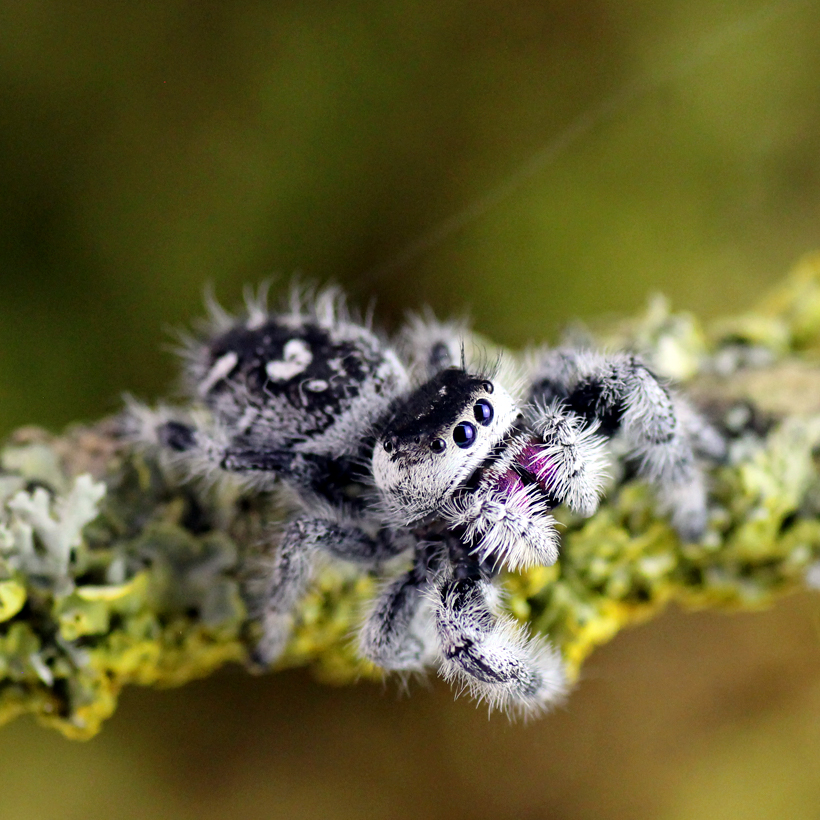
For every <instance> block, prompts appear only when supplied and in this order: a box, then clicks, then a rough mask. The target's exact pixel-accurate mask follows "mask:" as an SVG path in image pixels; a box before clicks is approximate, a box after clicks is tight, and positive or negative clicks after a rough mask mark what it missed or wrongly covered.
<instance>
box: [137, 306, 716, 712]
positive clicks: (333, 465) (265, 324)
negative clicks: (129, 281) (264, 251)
mask: <svg viewBox="0 0 820 820" xmlns="http://www.w3.org/2000/svg"><path fill="white" fill-rule="evenodd" d="M466 334H467V331H466V329H465V328H463V327H461V326H459V325H456V324H451V323H441V322H437V321H436V320H434V319H433V318H431V317H429V316H428V317H427V318H424V319H422V318H418V317H417V318H414V319H412V320H411V321H410V322H409V324H408V326H407V327H406V328H405V330H404V331H403V332H402V334H401V335H400V337H399V339H398V341H397V343H396V345H395V346H394V345H392V344H391V343H390V342H389V341H388V340H386V339H384V338H383V337H380V336H379V335H377V334H376V333H374V332H373V331H372V330H371V329H370V328H369V326H368V325H367V323H362V322H359V321H356V320H354V319H353V318H351V316H350V315H349V314H348V312H347V311H346V309H345V306H344V303H343V300H342V299H341V298H340V297H339V295H338V294H337V293H335V292H333V291H328V292H325V293H323V294H320V295H319V296H318V297H316V298H315V299H306V298H304V297H299V296H295V297H294V298H292V300H291V304H290V308H289V310H285V311H282V312H276V313H273V312H269V311H268V310H267V308H266V306H265V304H264V299H263V298H259V299H256V300H253V299H251V300H248V306H247V310H246V312H245V314H244V315H243V316H241V317H238V318H234V317H231V316H228V315H227V314H225V313H224V312H223V311H222V310H221V309H220V308H218V307H217V306H215V305H212V306H211V322H210V324H209V326H208V328H207V329H206V330H205V332H204V333H203V334H202V335H201V336H200V337H199V338H198V339H195V340H192V341H190V343H189V344H188V345H187V348H186V352H185V360H186V368H185V373H186V377H187V383H188V391H189V394H190V396H191V399H192V401H193V404H192V407H191V408H190V409H185V410H180V411H172V410H169V409H161V410H158V411H149V410H147V409H146V408H144V407H140V406H136V405H135V406H134V407H133V408H132V417H133V418H134V420H135V422H136V425H137V427H138V431H139V432H138V437H139V438H140V439H141V440H142V441H144V442H149V443H152V444H154V445H158V446H160V447H162V448H164V449H165V450H166V451H168V452H170V453H172V454H176V456H175V457H176V458H177V459H178V460H181V461H182V462H183V463H184V464H185V465H186V466H187V467H188V468H189V470H190V471H191V472H192V473H200V474H209V473H212V472H213V470H214V469H215V468H217V469H221V470H223V471H228V472H231V473H238V474H241V475H242V476H244V477H245V478H246V479H249V480H250V481H251V482H252V484H253V485H254V486H257V487H260V488H266V489H267V488H271V487H274V486H281V487H283V488H286V489H287V490H288V491H289V496H288V497H289V498H290V500H291V502H292V506H293V508H294V512H293V516H292V518H291V520H290V522H289V523H288V524H287V525H286V526H285V528H284V530H283V531H282V533H281V538H280V539H279V544H278V548H277V551H276V556H275V559H274V563H273V565H272V567H271V568H270V571H269V573H268V576H267V578H266V579H265V580H266V594H265V606H264V612H263V613H262V614H261V618H260V620H261V623H262V627H263V639H262V641H261V643H260V645H259V646H258V647H257V650H256V656H257V659H258V660H259V661H260V662H262V663H265V664H270V663H272V662H274V661H275V660H276V658H277V657H278V656H279V655H280V654H281V652H282V651H283V649H284V647H285V645H286V643H287V640H288V638H289V635H290V631H291V626H292V613H293V610H294V608H295V606H296V604H297V603H298V601H299V599H300V598H301V597H302V596H303V594H304V593H305V591H306V589H307V587H308V584H309V582H310V579H311V573H312V570H313V567H314V564H315V558H316V557H317V554H318V553H320V552H324V553H328V554H330V555H332V556H334V557H336V558H339V559H342V560H345V561H353V562H358V563H362V564H364V565H366V566H368V567H370V568H371V569H374V570H375V571H379V572H382V571H383V568H384V566H385V564H386V563H387V562H388V561H392V559H394V558H396V559H398V560H402V558H403V560H404V561H405V568H404V571H403V572H400V573H399V574H398V575H395V574H394V575H393V576H392V577H390V578H388V579H387V580H386V583H385V586H384V588H383V589H382V591H381V593H380V594H379V595H378V596H377V598H376V600H375V601H374V602H373V604H372V607H371V609H370V612H369V614H368V615H367V617H366V618H365V619H364V623H363V624H362V626H361V629H360V632H359V649H360V652H361V654H362V655H363V656H364V657H366V658H368V659H370V660H371V661H373V662H374V663H375V664H377V665H379V666H381V667H382V668H384V669H389V670H404V671H419V670H422V669H424V668H425V667H427V666H429V665H438V667H439V670H440V672H441V673H442V674H443V675H444V676H445V677H446V678H448V679H451V680H454V681H457V682H458V683H460V684H461V685H462V686H463V687H465V688H467V689H468V690H469V691H471V692H472V693H473V694H474V695H475V696H477V697H479V698H482V699H485V700H487V701H488V702H489V703H490V705H491V706H498V707H502V708H506V709H509V710H513V711H533V710H535V711H537V710H540V709H543V708H545V707H548V706H549V705H550V704H552V703H554V702H555V701H557V700H559V699H560V698H561V697H562V696H563V695H564V693H565V692H566V688H567V683H566V678H565V674H564V667H563V663H562V660H561V657H560V655H559V653H557V652H556V651H555V650H554V649H552V648H551V647H550V646H549V645H548V644H547V643H546V642H545V641H544V640H543V639H541V638H537V637H531V636H529V635H528V634H527V633H526V632H525V631H523V630H522V629H521V628H520V627H518V626H517V625H516V624H515V623H514V621H513V620H512V619H511V618H510V616H508V615H505V614H503V613H502V611H501V609H500V593H499V591H498V588H497V586H496V583H495V578H496V576H497V574H498V573H499V571H500V570H501V569H510V570H516V569H521V568H525V567H528V566H532V565H537V564H542V565H547V564H552V563H554V562H555V561H556V559H557V557H558V547H559V539H558V536H557V533H556V529H555V524H554V520H553V518H552V516H551V514H550V511H551V510H552V509H554V508H555V507H556V506H558V505H560V504H567V505H568V506H569V507H570V508H572V509H573V510H575V511H577V512H578V513H579V514H581V515H584V516H586V515H591V514H592V513H593V512H594V511H595V509H596V507H597V504H598V499H599V497H600V494H601V492H602V488H603V483H604V480H605V477H606V467H607V464H608V460H609V457H608V454H607V440H608V438H609V437H611V436H613V435H616V434H618V435H621V436H622V437H623V438H624V439H625V440H626V442H627V445H628V447H629V449H630V451H631V453H632V455H633V456H634V457H635V458H636V459H637V463H638V469H639V471H640V472H641V473H642V474H643V475H644V476H646V477H647V478H648V479H649V480H650V481H652V482H653V483H654V484H655V485H656V487H657V490H658V493H659V495H660V498H661V502H662V503H663V504H665V505H667V506H669V507H673V508H674V512H673V521H674V523H675V525H676V526H677V528H678V530H679V531H680V532H681V534H682V535H683V536H685V537H689V538H692V537H697V536H698V535H700V534H701V533H702V531H703V529H704V527H705V523H706V494H705V489H704V482H703V477H702V472H701V468H700V466H699V464H698V462H697V460H696V457H695V456H696V453H700V454H705V455H711V456H714V455H719V454H720V451H721V450H722V441H721V440H720V438H719V437H718V436H717V434H716V433H715V432H714V431H713V430H712V428H710V427H709V426H708V425H707V424H706V422H704V421H703V420H702V418H701V417H700V416H698V415H697V413H695V412H694V411H693V410H692V409H691V408H690V407H689V406H688V405H687V404H685V402H683V400H682V399H680V398H679V397H677V396H675V395H674V394H673V393H671V392H670V391H669V389H668V388H667V387H665V386H663V385H662V384H661V383H660V382H659V381H658V380H657V379H656V378H655V377H654V376H653V375H652V373H651V372H650V371H649V370H648V369H647V368H646V367H645V366H644V365H643V364H642V363H641V362H640V361H639V360H638V359H636V358H634V357H629V356H625V355H618V356H615V357H609V358H607V357H604V356H601V355H600V354H595V353H589V352H581V351H575V350H569V349H563V350H557V351H554V350H553V351H547V352H544V353H542V354H540V355H539V356H537V357H536V358H535V359H534V360H533V362H532V363H531V366H530V376H529V380H528V381H529V387H528V388H527V391H526V392H523V393H522V394H521V395H518V393H517V391H515V390H514V389H511V388H510V385H505V384H502V383H501V380H500V379H499V378H498V376H497V375H496V374H495V373H493V372H491V371H489V370H487V369H486V368H481V367H480V366H478V365H474V364H472V363H470V362H466V363H465V362H464V361H462V359H463V354H462V353H461V351H462V350H463V348H464V342H465V335H466ZM400 556H401V558H400Z"/></svg>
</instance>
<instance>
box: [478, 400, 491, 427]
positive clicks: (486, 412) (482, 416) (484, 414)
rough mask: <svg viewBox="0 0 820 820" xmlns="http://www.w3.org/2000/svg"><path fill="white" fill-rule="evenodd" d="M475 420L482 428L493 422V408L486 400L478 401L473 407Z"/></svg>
mask: <svg viewBox="0 0 820 820" xmlns="http://www.w3.org/2000/svg"><path fill="white" fill-rule="evenodd" d="M473 413H474V414H475V420H476V421H477V422H478V423H479V424H480V425H481V426H482V427H486V426H487V425H488V424H489V423H490V422H491V421H492V420H493V406H492V405H491V404H490V402H488V401H487V399H479V400H478V401H477V402H476V403H475V406H474V407H473Z"/></svg>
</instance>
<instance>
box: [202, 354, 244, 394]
mask: <svg viewBox="0 0 820 820" xmlns="http://www.w3.org/2000/svg"><path fill="white" fill-rule="evenodd" d="M238 361H239V356H237V355H236V353H234V352H233V351H231V352H230V353H226V354H225V355H224V356H220V357H219V358H218V359H217V360H216V361H215V362H214V363H213V364H212V365H211V369H210V370H209V371H208V375H207V376H205V378H204V379H203V380H202V384H200V385H199V393H200V395H202V396H204V395H205V394H206V393H207V392H208V391H209V390H210V389H211V388H212V387H213V386H214V385H215V384H216V383H217V382H218V381H221V380H222V379H224V378H225V377H226V376H229V375H230V373H231V371H232V370H233V369H234V368H235V367H236V363H237V362H238Z"/></svg>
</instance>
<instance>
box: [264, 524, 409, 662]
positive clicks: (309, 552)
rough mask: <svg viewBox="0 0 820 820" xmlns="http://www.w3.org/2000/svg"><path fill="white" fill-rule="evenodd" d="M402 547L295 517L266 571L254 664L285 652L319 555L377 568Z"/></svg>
mask: <svg viewBox="0 0 820 820" xmlns="http://www.w3.org/2000/svg"><path fill="white" fill-rule="evenodd" d="M405 548H406V545H405V544H404V543H402V542H401V541H400V540H398V539H395V540H394V539H389V538H381V537H379V538H371V537H370V536H369V535H368V534H367V533H365V532H364V531H363V530H361V529H359V528H358V527H355V526H351V525H346V524H342V523H339V522H337V521H332V520H328V519H324V518H299V519H297V520H295V521H292V522H291V523H290V524H288V525H287V527H285V530H284V533H283V535H282V539H281V542H280V544H279V548H278V550H277V551H276V556H275V558H274V560H273V563H272V565H271V566H270V568H269V570H268V573H267V578H266V584H265V593H264V609H263V611H262V616H261V623H262V633H263V636H262V639H261V641H260V642H259V645H258V646H257V647H256V649H255V652H254V659H255V660H256V661H257V662H258V663H260V664H262V665H265V666H269V665H270V664H271V663H273V662H274V661H275V660H276V659H277V658H278V657H279V656H280V655H281V654H282V652H283V650H284V649H285V645H286V644H287V641H288V638H289V637H290V633H291V630H292V627H293V610H294V607H295V606H296V604H297V603H298V602H299V601H300V600H301V599H302V598H303V597H304V595H305V592H306V591H307V588H308V584H309V583H310V580H311V577H312V575H313V568H314V565H315V563H316V556H317V554H318V553H319V552H320V551H324V552H326V553H329V554H330V555H332V556H334V557H336V558H341V559H343V560H346V561H354V562H359V563H377V562H378V561H380V560H386V559H387V558H390V557H392V556H393V555H395V554H397V552H399V551H401V550H403V549H405Z"/></svg>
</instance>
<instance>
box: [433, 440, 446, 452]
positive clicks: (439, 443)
mask: <svg viewBox="0 0 820 820" xmlns="http://www.w3.org/2000/svg"><path fill="white" fill-rule="evenodd" d="M430 449H431V450H432V451H433V452H434V453H443V452H444V451H445V450H446V449H447V442H446V441H445V440H444V439H443V438H434V439H433V440H432V441H431V442H430Z"/></svg>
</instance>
